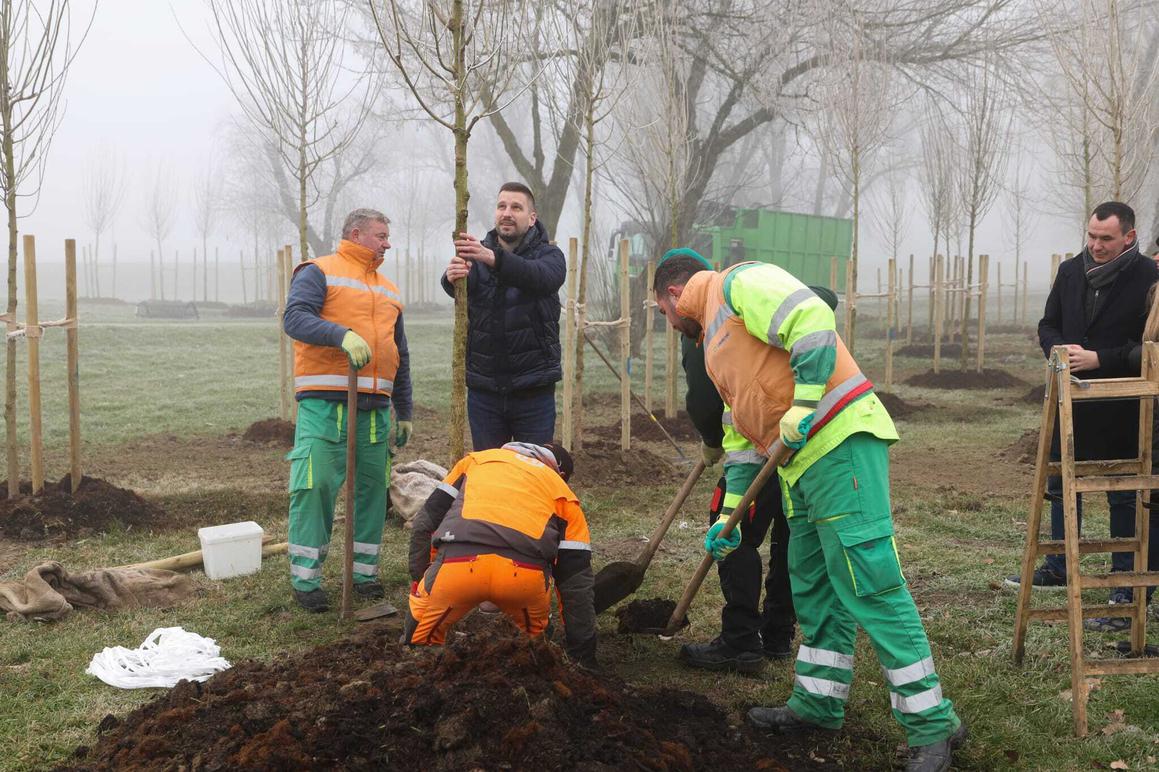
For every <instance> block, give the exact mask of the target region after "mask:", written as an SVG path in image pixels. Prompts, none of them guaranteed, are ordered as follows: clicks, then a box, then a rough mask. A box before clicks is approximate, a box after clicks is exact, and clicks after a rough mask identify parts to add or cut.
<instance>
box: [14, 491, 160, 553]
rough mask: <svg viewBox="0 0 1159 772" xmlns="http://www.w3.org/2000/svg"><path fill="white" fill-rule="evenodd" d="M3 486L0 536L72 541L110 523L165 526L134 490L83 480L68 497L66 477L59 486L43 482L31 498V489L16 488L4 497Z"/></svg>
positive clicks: (136, 526) (151, 505)
mask: <svg viewBox="0 0 1159 772" xmlns="http://www.w3.org/2000/svg"><path fill="white" fill-rule="evenodd" d="M7 490H8V488H7V485H6V484H5V485H4V486H3V487H2V488H0V533H3V534H4V535H5V536H7V537H9V538H12V539H22V540H34V539H45V538H75V537H78V536H85V535H88V534H90V533H94V532H98V531H104V530H106V529H108V528H109V527H111V526H112V525H113V524H114V523H116V524H119V525H120V526H121V527H123V528H152V527H155V526H160V525H164V524H165V522H166V519H167V518H166V516H165V513H164V512H163V511H162V510H161V509H160V508H159V507H156V506H154V505H153V504H150V503H149V502H147V501H145V500H144V499H143V498H141V497H140V496H138V495H137V494H136V493H134V492H133V491H129V490H125V489H124V488H118V487H117V486H115V485H110V484H109V483H107V482H105V481H104V480H101V479H98V478H95V477H81V481H80V487H79V488H78V489H77V492H76V493H75V494H73V493H72V481H71V478H70V477H69V475H65V476H64V478H63V479H62V480H61V481H60V482H58V483H45V485H44V491H43V492H42V493H41V494H40V495H39V496H33V495H31V494H32V485H31V484H30V483H27V482H24V483H21V484H20V493H21V495H20V496H17V497H16V498H14V499H10V498H8V494H7Z"/></svg>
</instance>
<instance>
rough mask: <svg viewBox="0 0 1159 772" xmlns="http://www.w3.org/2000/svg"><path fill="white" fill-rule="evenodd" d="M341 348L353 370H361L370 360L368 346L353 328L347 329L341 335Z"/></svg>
mask: <svg viewBox="0 0 1159 772" xmlns="http://www.w3.org/2000/svg"><path fill="white" fill-rule="evenodd" d="M342 350H343V351H345V352H346V358H347V359H349V360H350V364H352V365H353V366H354V369H355V370H361V369H362V368H363V367H366V363H367V362H369V361H370V346H369V345H368V344H367V343H366V341H364V340H363V339H362V336H361V335H359V334H358V333H356V332H355V331H354V330H347V331H346V334H345V335H344V336H342Z"/></svg>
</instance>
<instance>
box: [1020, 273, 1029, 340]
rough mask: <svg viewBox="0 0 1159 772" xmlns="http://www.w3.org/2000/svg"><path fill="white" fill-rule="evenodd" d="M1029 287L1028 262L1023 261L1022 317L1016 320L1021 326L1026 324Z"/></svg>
mask: <svg viewBox="0 0 1159 772" xmlns="http://www.w3.org/2000/svg"><path fill="white" fill-rule="evenodd" d="M1029 287H1030V262H1029V261H1027V260H1023V261H1022V316H1021V317H1020V318H1019V320H1018V321H1019V322H1020V323H1021V324H1023V325H1025V324H1026V309H1027V302H1028V299H1027V294H1028V293H1029V291H1030V290H1029Z"/></svg>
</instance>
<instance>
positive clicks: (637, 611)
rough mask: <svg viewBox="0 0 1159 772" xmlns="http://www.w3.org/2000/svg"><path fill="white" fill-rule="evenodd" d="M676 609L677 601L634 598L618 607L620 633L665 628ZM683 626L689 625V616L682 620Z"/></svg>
mask: <svg viewBox="0 0 1159 772" xmlns="http://www.w3.org/2000/svg"><path fill="white" fill-rule="evenodd" d="M675 610H676V601H674V600H664V599H663V598H649V599H648V600H634V601H632V602H631V603H629V604H628V605H626V606H620V607H619V608H618V609H616V619H617V620H619V624H617V625H616V632H618V633H649V632H653V633H654V632H655V631H656V630H663V629H664V628H665V627H667V626H668V620H669V619H671V618H672V612H673V611H675ZM680 626H681V627H688V616H687V615H685V617H684V619H682V620H680Z"/></svg>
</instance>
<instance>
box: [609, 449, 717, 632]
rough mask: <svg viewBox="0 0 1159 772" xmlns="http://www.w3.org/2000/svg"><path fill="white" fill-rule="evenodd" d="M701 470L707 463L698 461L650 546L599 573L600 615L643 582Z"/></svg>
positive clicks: (650, 539)
mask: <svg viewBox="0 0 1159 772" xmlns="http://www.w3.org/2000/svg"><path fill="white" fill-rule="evenodd" d="M702 472H704V462H703V461H697V462H696V466H694V467H693V468H692V471H691V472H689V473H688V477H687V478H686V479H685V480H684V485H682V486H681V487H680V490H679V491H678V492H677V494H676V498H675V499H673V500H672V503H671V504H669V505H668V510H667V511H666V512H665V513H664V517H663V518H662V519H661V520H660V523H659V524H658V525H657V526H656V530H654V531H653V532H652V536H651V538H649V539H648V544H647V546H645V547H644V551H643V552H641V553H640V556H639V557H638V558H636V559H635V560H631V561H629V560H618V561H616V562H615V563H609V564H608V565H606V566H604V567H603V568H601V569H600V572H599V573H598V574H596V580H595V606H596V613H597V614H602V613H603V612H604V611H606V610H607V609H609V608H611V607H612V606H614V605H616V604H617V603H619V602H620V601H622V600H623V599H624V598H626V597H628V596H629V595H631V594H632V593H634V592H635V591H636V590H637V589H639V587H640V584H641V583H642V582H643V581H644V572H645V571H647V570H648V564H650V563H651V562H652V557H653V556H654V555H655V554H656V550H657V549H658V548H659V547H660V540H661V539H663V538H664V534H666V533H667V532H668V526H670V525H672V521H673V520H674V519H675V518H676V513H677V512H679V511H680V507H681V506H683V505H684V501H685V499H687V498H688V494H689V493H691V492H692V486H694V485H695V484H696V481H697V480H698V479H700V475H701V473H702Z"/></svg>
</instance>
